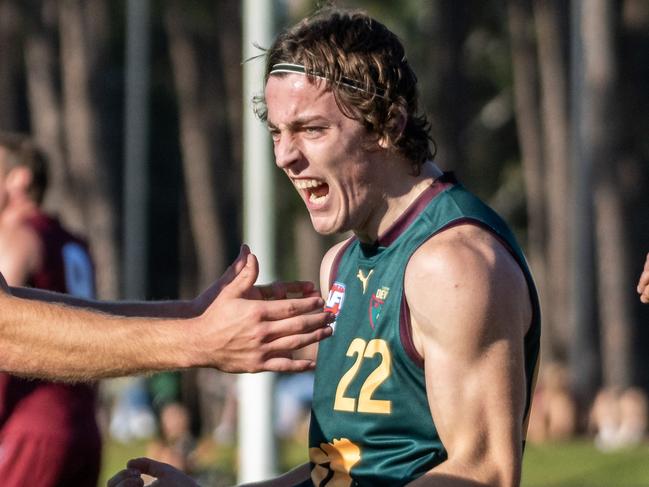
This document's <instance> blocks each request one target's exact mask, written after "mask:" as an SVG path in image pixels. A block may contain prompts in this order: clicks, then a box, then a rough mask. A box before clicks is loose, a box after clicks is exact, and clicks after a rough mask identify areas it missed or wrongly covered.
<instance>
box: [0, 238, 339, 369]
mask: <svg viewBox="0 0 649 487" xmlns="http://www.w3.org/2000/svg"><path fill="white" fill-rule="evenodd" d="M237 270H239V271H240V272H238V273H237ZM257 275H258V264H257V260H256V258H255V257H254V256H253V255H252V254H249V252H248V251H247V249H246V250H244V252H242V254H241V255H240V257H239V258H238V260H237V261H236V262H235V264H234V265H233V266H231V267H230V269H228V271H226V273H225V274H224V276H223V277H222V278H221V279H220V280H219V281H217V282H216V283H215V284H214V285H213V286H212V287H211V288H210V289H208V291H206V292H205V293H203V294H202V295H201V296H199V298H197V299H196V300H194V301H192V302H185V303H182V302H181V303H174V302H168V303H160V304H143V303H127V304H119V303H113V304H102V303H99V302H88V301H83V300H79V299H75V298H71V297H68V296H63V295H57V294H54V293H45V292H43V291H36V290H25V289H19V290H15V289H14V290H10V289H9V288H8V286H7V285H6V282H5V281H4V279H2V280H1V281H0V284H1V285H2V292H0V310H2V312H1V313H0V369H1V370H4V371H7V372H11V373H14V374H20V375H27V376H34V377H41V378H50V379H61V380H70V381H75V380H90V379H97V378H102V377H112V376H119V375H128V374H135V373H142V372H151V371H159V370H166V369H178V368H185V367H215V368H218V369H220V370H223V371H226V372H258V371H261V370H273V371H300V370H306V369H310V368H312V367H313V366H314V364H313V362H312V361H310V360H293V359H292V358H291V353H292V351H293V350H295V349H298V348H302V347H304V346H306V345H308V344H310V343H313V342H316V341H318V340H321V339H323V338H325V337H327V336H329V335H330V334H331V331H330V329H329V327H328V326H327V324H328V322H329V320H330V318H329V315H328V314H326V313H323V312H319V313H314V312H316V311H318V310H320V311H321V309H322V304H323V303H322V299H320V298H318V297H313V296H311V297H306V298H300V299H279V300H276V301H265V300H264V298H267V297H269V293H270V295H272V296H273V297H276V298H278V297H279V298H282V297H285V294H286V292H287V291H292V290H294V289H291V287H290V286H283V285H275V286H273V287H270V288H257V287H255V286H254V282H255V280H256V279H257ZM300 287H301V288H302V289H303V291H305V292H306V294H310V293H312V291H313V287H312V286H310V287H308V286H304V285H300ZM26 298H27V299H26ZM51 301H62V302H63V303H64V304H58V303H52V302H51ZM76 306H94V307H95V308H98V309H103V310H105V311H110V312H112V313H121V314H142V315H145V316H148V317H149V318H146V319H145V318H142V317H119V316H113V315H108V314H105V313H101V312H98V311H93V310H88V309H82V308H77V307H76ZM201 310H202V311H201ZM192 315H195V316H194V317H191V318H184V319H177V318H150V317H152V316H176V317H178V316H192ZM152 325H155V326H152Z"/></svg>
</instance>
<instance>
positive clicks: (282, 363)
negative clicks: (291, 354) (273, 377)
mask: <svg viewBox="0 0 649 487" xmlns="http://www.w3.org/2000/svg"><path fill="white" fill-rule="evenodd" d="M314 368H315V362H314V361H313V360H294V359H291V358H286V357H275V358H271V359H268V360H266V361H265V362H264V366H263V369H264V370H268V371H270V372H305V371H307V370H313V369H314Z"/></svg>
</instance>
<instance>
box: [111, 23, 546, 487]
mask: <svg viewBox="0 0 649 487" xmlns="http://www.w3.org/2000/svg"><path fill="white" fill-rule="evenodd" d="M266 73H267V74H266V87H265V96H264V100H261V101H260V103H261V104H260V108H261V110H260V113H261V116H262V119H264V120H265V121H266V122H267V124H268V127H269V130H270V133H271V135H272V139H273V144H274V150H275V158H276V163H277V166H278V167H279V168H281V169H282V170H283V171H284V172H285V173H286V175H287V176H288V177H289V179H290V180H291V181H292V183H293V184H294V186H295V188H296V189H297V191H298V193H299V194H300V196H301V197H302V199H303V200H304V203H305V205H306V207H307V209H308V211H309V214H310V216H311V221H312V223H313V226H314V227H315V229H316V230H317V231H318V232H320V233H322V234H331V233H336V232H343V231H348V230H351V231H353V233H354V236H353V237H352V238H350V239H348V240H347V241H345V242H342V243H340V244H338V245H336V246H335V247H333V248H332V249H331V250H330V251H329V252H328V253H327V254H326V256H325V257H324V260H323V263H322V268H321V286H322V289H324V290H328V298H327V305H326V309H327V310H330V311H331V312H332V313H334V314H335V315H336V321H335V323H334V324H333V325H332V327H334V334H333V335H332V337H331V338H330V339H328V340H327V341H324V342H322V343H321V344H320V345H319V349H318V361H317V367H316V379H315V386H314V398H313V408H312V415H311V425H310V434H309V458H310V462H309V463H308V464H306V465H303V466H302V467H298V468H297V469H295V470H293V471H292V472H289V473H288V474H285V475H284V476H282V477H279V478H277V479H274V480H271V481H268V482H265V483H264V482H262V483H259V484H254V485H268V486H288V485H291V486H293V485H300V486H319V487H322V486H329V487H334V486H335V487H340V486H344V487H347V486H374V487H376V486H386V487H387V486H390V487H393V486H399V485H412V486H418V485H431V486H447V487H450V486H454V487H459V486H463V487H467V486H515V485H518V484H519V482H520V475H521V457H522V453H523V444H524V439H525V422H526V418H527V414H528V412H529V406H530V398H531V395H532V387H533V377H534V373H535V368H536V364H537V360H538V352H539V338H540V317H539V306H538V299H537V295H536V291H535V288H534V283H533V280H532V277H531V274H530V272H529V270H528V268H527V264H526V262H525V259H524V257H523V254H522V252H521V250H520V248H519V246H518V244H517V243H516V241H515V239H514V237H513V236H512V234H511V232H510V230H509V229H508V228H507V226H506V225H505V223H504V222H503V221H502V220H501V219H500V218H499V217H498V216H497V215H496V214H495V213H494V212H493V211H492V210H490V209H489V208H488V207H487V206H485V205H484V204H483V203H482V202H480V201H479V200H478V199H477V198H476V197H475V196H473V195H472V194H470V193H469V192H468V191H467V190H465V189H464V188H463V187H462V186H461V185H460V184H458V183H457V182H456V181H455V180H454V179H453V177H452V176H451V175H449V174H442V173H441V171H439V170H438V169H437V168H436V167H435V166H434V165H433V163H432V162H431V158H432V155H431V151H430V149H429V135H428V124H427V122H426V120H425V118H424V117H423V116H421V115H420V114H419V112H418V106H417V89H416V77H415V75H414V73H413V71H412V69H411V67H410V66H409V64H408V61H407V58H406V56H405V54H404V51H403V47H402V45H401V43H400V42H399V40H398V39H397V38H396V36H395V35H394V34H393V33H392V32H390V31H389V30H388V29H387V28H386V27H385V26H384V25H382V24H380V23H379V22H377V21H376V20H374V19H372V18H370V17H368V16H367V15H365V14H362V13H349V12H345V11H339V10H326V11H321V12H319V13H318V14H316V15H315V16H313V17H311V18H308V19H306V20H303V21H302V22H300V23H299V24H297V25H296V26H294V27H292V28H290V29H288V30H286V31H284V32H283V33H281V34H280V35H279V37H278V38H277V39H276V41H275V42H274V44H273V45H272V47H271V48H270V49H269V50H268V52H267V71H266ZM128 466H129V467H130V469H128V470H125V471H122V472H120V473H119V474H118V475H117V476H115V477H114V478H113V480H112V481H111V483H110V484H109V485H111V486H120V487H127V486H128V485H138V484H137V483H136V482H137V480H138V477H137V473H138V472H146V473H151V474H153V475H155V476H158V482H160V483H159V484H156V485H160V486H161V487H164V486H167V485H193V484H192V481H190V480H188V479H183V478H182V477H180V476H178V472H175V471H173V470H171V469H170V468H169V467H168V466H167V465H163V464H160V463H157V462H153V461H151V460H148V459H138V460H134V461H131V462H130V463H129V465H128ZM167 480H168V482H167Z"/></svg>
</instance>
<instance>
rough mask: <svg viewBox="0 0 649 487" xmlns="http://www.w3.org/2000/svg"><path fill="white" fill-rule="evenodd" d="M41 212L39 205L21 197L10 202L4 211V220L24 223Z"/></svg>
mask: <svg viewBox="0 0 649 487" xmlns="http://www.w3.org/2000/svg"><path fill="white" fill-rule="evenodd" d="M39 212H40V209H39V207H38V205H37V204H36V203H35V202H34V201H32V200H30V199H28V198H21V199H19V200H16V201H12V202H10V204H9V205H7V207H6V208H5V209H4V211H3V212H2V220H3V222H5V223H22V222H24V221H25V220H27V219H28V218H31V217H33V216H34V215H37V214H38V213H39Z"/></svg>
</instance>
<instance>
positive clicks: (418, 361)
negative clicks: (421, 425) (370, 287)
mask: <svg viewBox="0 0 649 487" xmlns="http://www.w3.org/2000/svg"><path fill="white" fill-rule="evenodd" d="M464 224H468V225H475V226H478V227H481V228H483V229H484V230H486V231H488V232H489V233H490V234H491V235H492V236H493V237H494V238H495V239H496V240H497V241H498V242H499V243H500V244H501V245H502V246H503V247H504V248H505V250H507V252H509V254H510V255H511V256H512V257H513V259H514V261H515V262H516V264H517V265H518V267H519V268H520V269H521V272H523V276H524V278H525V282H526V283H527V287H528V290H529V292H530V301H531V305H532V318H531V324H530V328H529V330H528V332H527V333H526V336H525V341H527V339H528V336H529V334H530V332H531V331H532V329H533V324H534V322H535V321H536V320H537V317H536V311H535V306H534V299H533V296H532V293H533V290H532V287H531V283H530V281H529V278H528V276H527V273H526V272H525V270H524V267H523V263H521V262H520V260H519V258H518V256H517V255H516V253H515V252H514V250H513V249H512V248H511V246H510V245H509V244H508V243H507V241H506V240H505V239H504V238H503V237H502V236H501V235H500V234H498V232H496V230H495V229H494V228H492V227H490V226H489V225H487V224H485V223H484V222H482V221H481V220H478V219H475V218H470V217H464V218H459V219H457V220H452V221H450V222H448V223H447V224H446V225H444V226H443V227H442V228H439V229H438V230H437V231H435V232H434V233H432V234H431V235H430V237H428V238H427V239H426V240H424V241H423V242H422V243H421V244H422V245H423V244H424V243H425V242H427V241H428V240H430V239H431V238H433V237H434V236H435V235H438V234H440V233H442V232H444V231H445V230H449V229H451V228H453V227H456V226H458V225H464ZM418 248H419V247H418ZM416 251H417V249H415V250H414V251H413V254H414V253H415V252H416ZM411 257H412V255H411ZM408 262H410V260H408ZM407 265H408V264H406V266H407ZM404 278H405V273H404ZM399 336H400V338H401V344H402V345H403V349H404V350H405V352H406V354H407V355H408V357H410V359H411V360H412V361H413V362H414V364H415V365H417V366H418V367H419V368H421V369H423V368H424V358H423V357H422V356H421V354H420V353H419V352H418V351H417V348H416V347H415V342H414V339H413V336H412V323H411V316H410V307H409V306H408V300H407V299H406V287H405V281H404V286H403V294H402V296H401V310H400V312H399Z"/></svg>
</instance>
